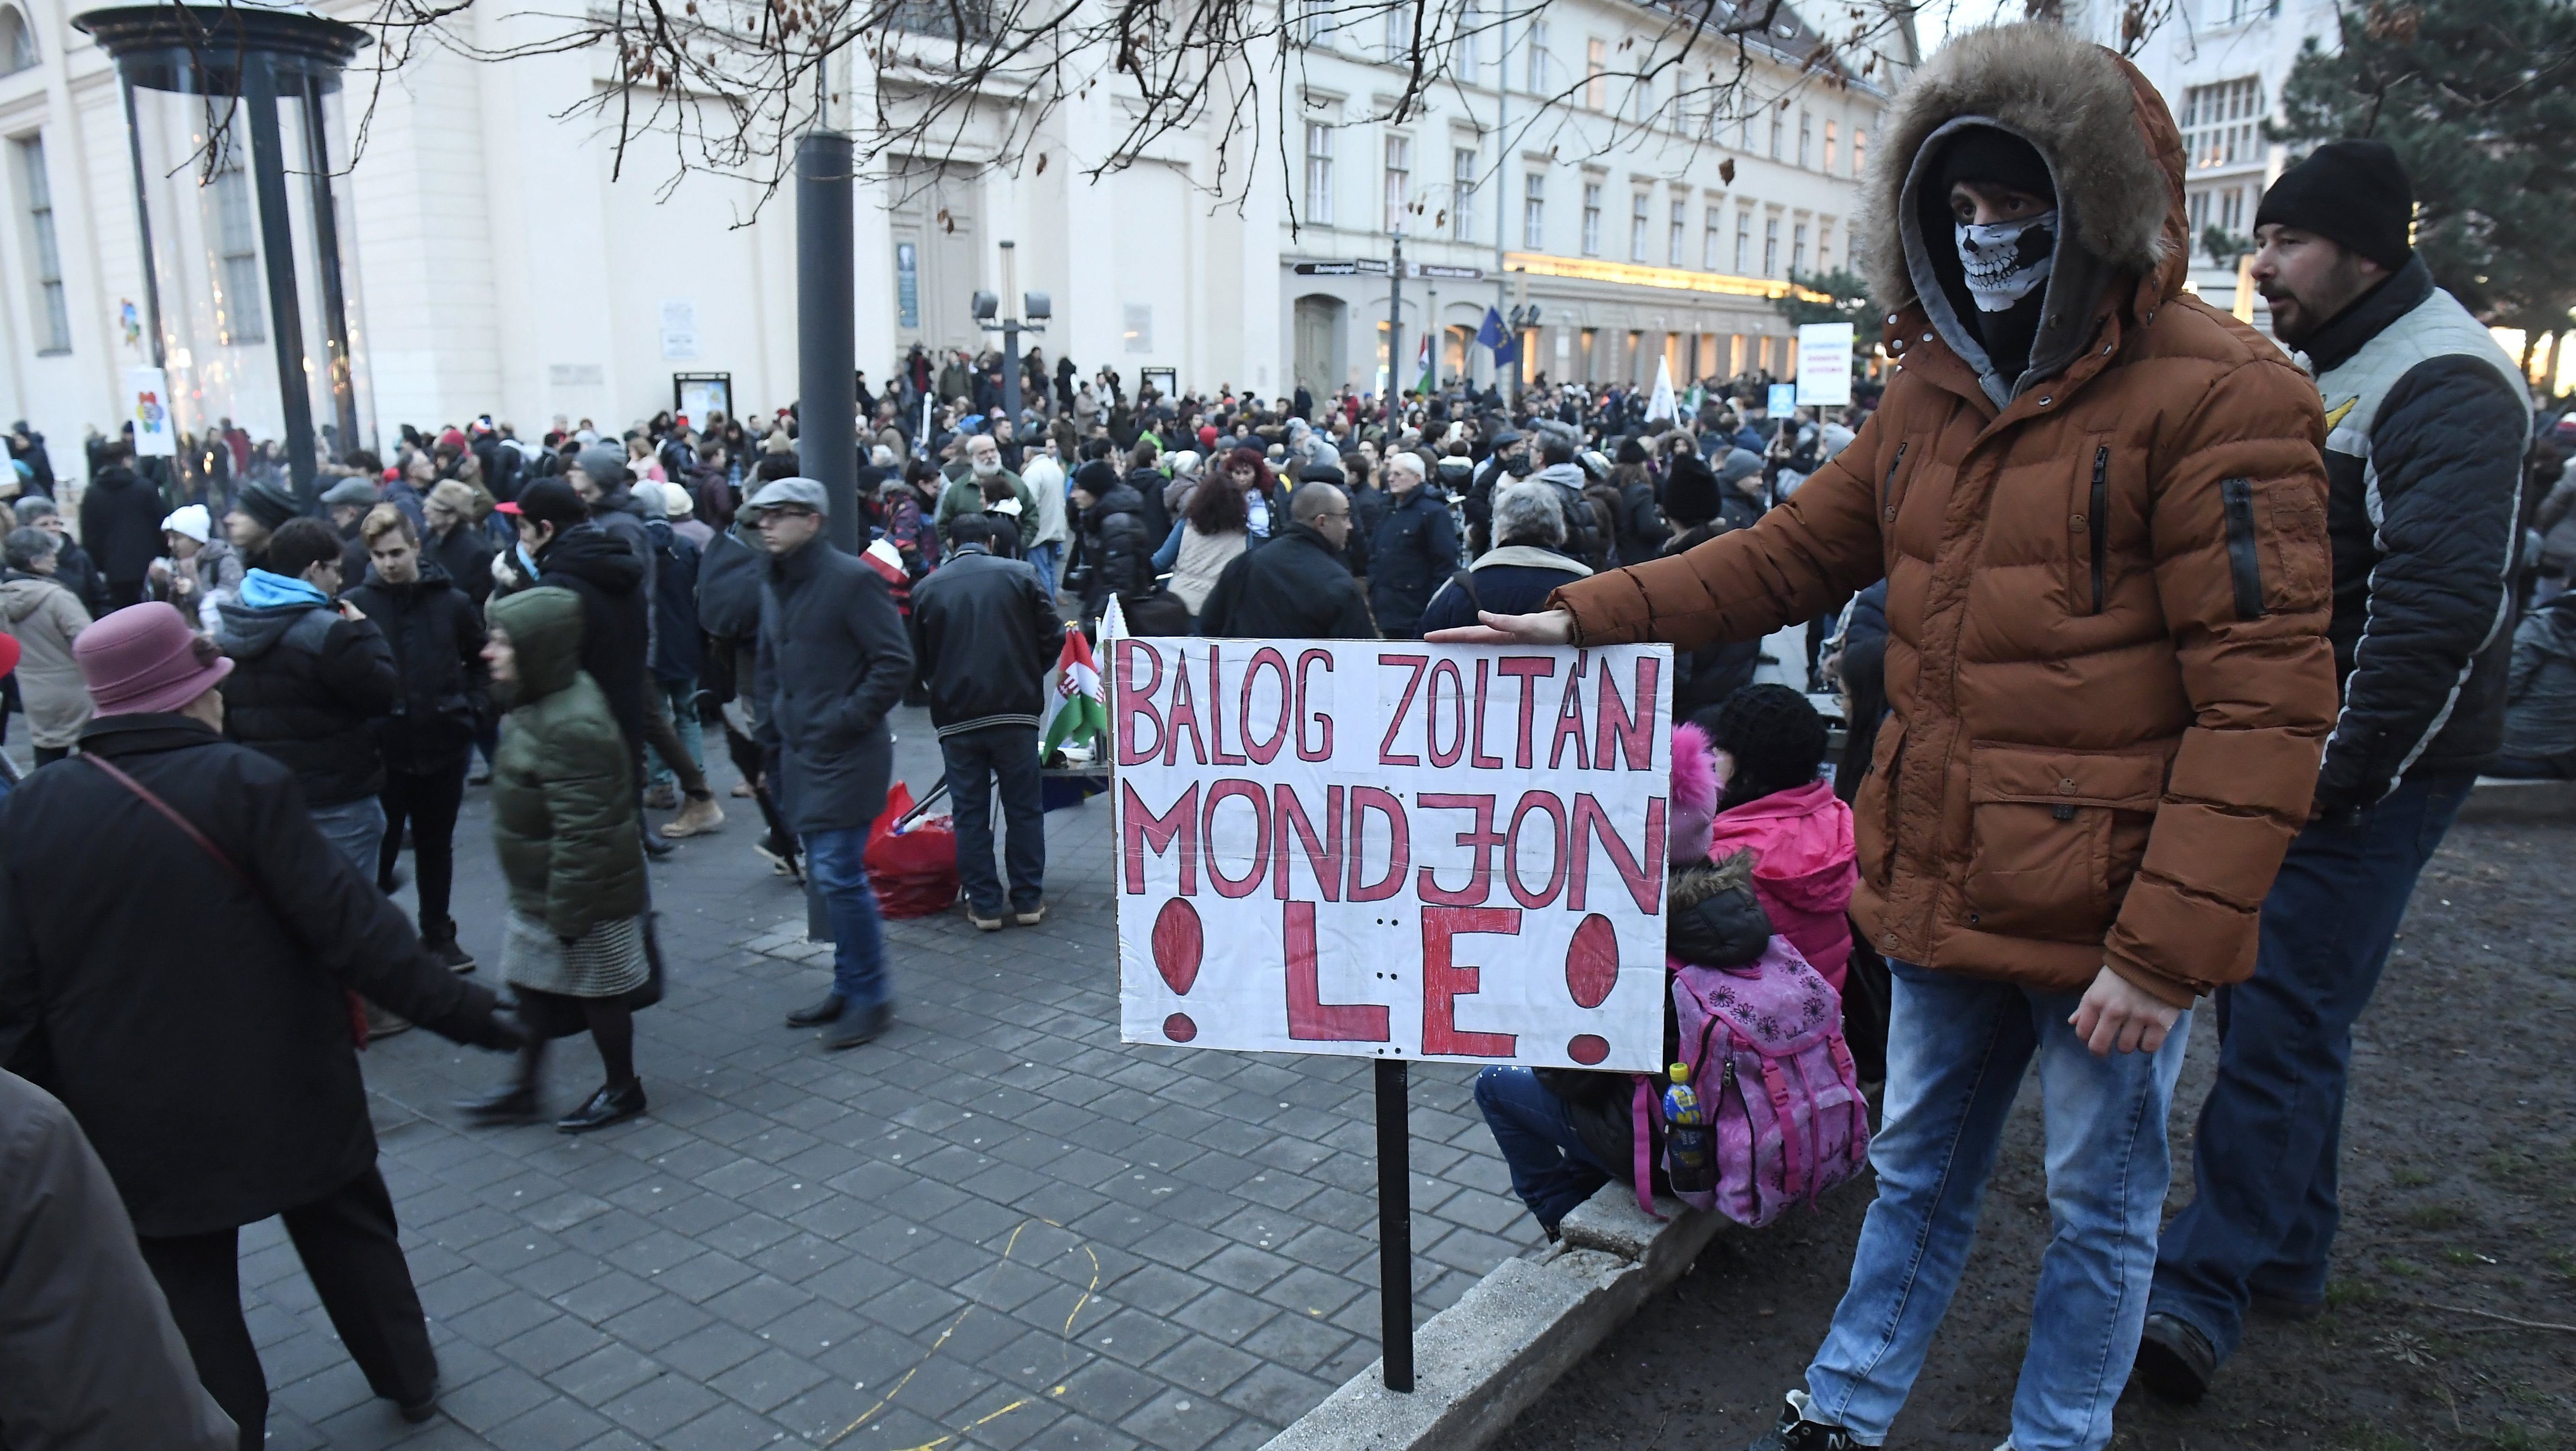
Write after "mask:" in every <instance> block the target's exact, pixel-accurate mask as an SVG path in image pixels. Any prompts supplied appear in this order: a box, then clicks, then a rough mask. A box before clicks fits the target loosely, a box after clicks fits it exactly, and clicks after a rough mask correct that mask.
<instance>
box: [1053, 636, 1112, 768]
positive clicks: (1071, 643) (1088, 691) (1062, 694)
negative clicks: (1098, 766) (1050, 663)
mask: <svg viewBox="0 0 2576 1451" xmlns="http://www.w3.org/2000/svg"><path fill="white" fill-rule="evenodd" d="M1108 733H1109V706H1108V704H1107V703H1106V701H1104V700H1103V698H1102V696H1101V694H1100V667H1099V665H1098V664H1096V663H1095V662H1094V661H1093V660H1092V658H1091V642H1090V641H1089V640H1086V639H1084V638H1083V635H1082V632H1081V631H1080V630H1067V631H1065V632H1064V650H1063V653H1061V654H1059V655H1057V656H1056V660H1055V695H1054V696H1053V698H1051V699H1050V700H1048V702H1047V714H1046V719H1045V721H1043V722H1042V723H1041V727H1040V732H1039V734H1040V736H1041V741H1040V744H1039V746H1038V759H1039V760H1042V761H1043V760H1045V759H1046V758H1048V757H1050V756H1052V755H1054V754H1055V753H1056V750H1057V749H1058V748H1059V747H1061V746H1063V745H1064V744H1065V743H1066V742H1067V741H1074V740H1085V739H1087V740H1089V741H1090V742H1091V743H1092V750H1093V759H1095V760H1096V759H1098V757H1099V750H1100V745H1101V743H1102V742H1103V741H1104V740H1106V739H1107V737H1108Z"/></svg>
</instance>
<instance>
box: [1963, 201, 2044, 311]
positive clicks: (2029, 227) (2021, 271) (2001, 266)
mask: <svg viewBox="0 0 2576 1451" xmlns="http://www.w3.org/2000/svg"><path fill="white" fill-rule="evenodd" d="M1951 235H1952V237H1953V238H1954V240H1956V241H1957V243H1958V246H1959V263H1960V265H1961V266H1962V267H1964V268H1966V269H1967V274H1968V278H1967V280H1968V295H1969V296H1971V297H1973V298H1975V299H1976V301H1977V310H1978V311H1979V312H2002V311H2004V310H2005V309H2006V308H2009V307H2011V306H2012V305H2013V304H2014V303H2016V302H2019V301H2021V300H2022V299H2023V298H2024V297H2027V296H2029V295H2030V293H2031V291H2032V290H2033V289H2035V288H2037V287H2038V286H2039V285H2040V284H2041V283H2044V282H2046V281H2047V280H2048V272H2049V267H2050V264H2052V263H2053V262H2055V261H2056V259H2057V213H2056V212H2055V211H2054V210H2050V211H2045V212H2041V213H2040V214H2039V215H2038V216H2035V217H2024V218H2023V219H2022V220H2020V221H2018V222H1993V223H1988V224H1985V225H1978V224H1975V223H1970V222H1953V223H1951Z"/></svg>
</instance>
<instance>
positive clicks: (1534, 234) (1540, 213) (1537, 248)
mask: <svg viewBox="0 0 2576 1451" xmlns="http://www.w3.org/2000/svg"><path fill="white" fill-rule="evenodd" d="M1521 246H1522V247H1523V248H1525V249H1527V250H1529V251H1532V252H1544V251H1546V250H1547V177H1546V176H1545V175H1543V174H1541V173H1539V172H1535V171H1533V172H1531V173H1529V174H1528V175H1527V176H1525V177H1523V178H1521Z"/></svg>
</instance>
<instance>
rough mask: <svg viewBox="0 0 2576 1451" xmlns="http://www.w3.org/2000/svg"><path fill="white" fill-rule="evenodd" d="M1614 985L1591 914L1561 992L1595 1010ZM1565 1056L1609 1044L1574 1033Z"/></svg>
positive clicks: (1605, 932) (1601, 933)
mask: <svg viewBox="0 0 2576 1451" xmlns="http://www.w3.org/2000/svg"><path fill="white" fill-rule="evenodd" d="M1154 938H1155V941H1156V943H1157V944H1159V943H1160V942H1161V941H1162V929H1161V928H1160V927H1157V928H1156V929H1155V930H1154ZM1157 950H1158V951H1159V947H1158V949H1157ZM1618 985H1619V931H1618V929H1617V928H1615V927H1612V926H1611V925H1610V919H1609V918H1607V917H1604V916H1602V915H1601V914H1600V913H1598V912H1595V913H1593V914H1592V915H1590V916H1588V917H1586V918H1584V919H1583V921H1582V923H1581V924H1580V925H1578V926H1577V927H1576V928H1575V929H1574V940H1573V941H1571V942H1569V943H1567V944H1566V946H1565V990H1566V991H1567V992H1568V993H1570V994H1572V995H1573V997H1574V1002H1575V1005H1576V1006H1577V1007H1585V1008H1597V1007H1599V1006H1601V1005H1602V1004H1603V1003H1605V1002H1608V1001H1609V1000H1610V990H1611V989H1612V988H1614V987H1617V986H1618ZM1565 1056H1566V1057H1568V1058H1571V1059H1573V1060H1574V1061H1575V1062H1577V1063H1583V1064H1592V1063H1598V1062H1600V1061H1601V1060H1602V1059H1604V1058H1607V1057H1609V1056H1610V1044H1609V1042H1608V1040H1606V1039H1604V1038H1603V1037H1602V1036H1601V1035H1600V1034H1598V1033H1578V1034H1576V1035H1575V1036H1574V1038H1573V1039H1572V1040H1570V1041H1569V1042H1567V1043H1566V1045H1565Z"/></svg>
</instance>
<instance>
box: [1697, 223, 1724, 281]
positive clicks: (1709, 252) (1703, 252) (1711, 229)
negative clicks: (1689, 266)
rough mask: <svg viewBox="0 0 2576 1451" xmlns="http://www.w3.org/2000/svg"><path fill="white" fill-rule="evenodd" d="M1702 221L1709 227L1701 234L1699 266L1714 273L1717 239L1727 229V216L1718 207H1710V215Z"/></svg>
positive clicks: (1715, 268)
mask: <svg viewBox="0 0 2576 1451" xmlns="http://www.w3.org/2000/svg"><path fill="white" fill-rule="evenodd" d="M1701 220H1703V221H1705V222H1706V223H1707V224H1708V227H1707V230H1706V231H1703V232H1701V233H1700V238H1699V265H1700V266H1701V267H1702V268H1704V269H1706V270H1708V271H1710V272H1714V271H1716V270H1717V237H1718V233H1719V232H1721V231H1723V230H1724V229H1725V227H1726V214H1725V213H1724V212H1723V211H1721V210H1719V209H1718V208H1716V207H1710V208H1709V209H1708V215H1707V216H1706V217H1704V218H1702V219H1701Z"/></svg>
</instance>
